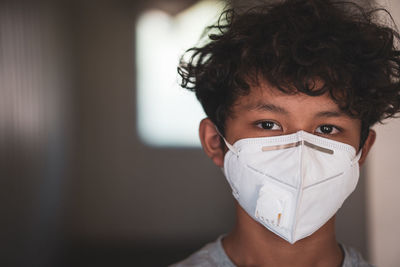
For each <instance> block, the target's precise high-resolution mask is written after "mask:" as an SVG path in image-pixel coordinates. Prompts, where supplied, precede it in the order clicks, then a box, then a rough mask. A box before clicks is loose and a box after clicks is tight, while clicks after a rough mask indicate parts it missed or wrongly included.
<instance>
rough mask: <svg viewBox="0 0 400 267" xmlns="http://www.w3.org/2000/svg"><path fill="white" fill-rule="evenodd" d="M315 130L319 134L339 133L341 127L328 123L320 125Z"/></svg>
mask: <svg viewBox="0 0 400 267" xmlns="http://www.w3.org/2000/svg"><path fill="white" fill-rule="evenodd" d="M315 132H317V133H319V134H337V133H339V132H340V129H339V128H338V127H336V126H333V125H329V124H326V125H321V126H319V127H318V128H317V129H316V130H315Z"/></svg>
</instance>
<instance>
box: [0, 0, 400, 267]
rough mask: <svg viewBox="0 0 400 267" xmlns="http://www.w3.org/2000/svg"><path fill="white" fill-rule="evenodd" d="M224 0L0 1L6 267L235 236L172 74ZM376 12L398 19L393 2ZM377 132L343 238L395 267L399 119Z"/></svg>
mask: <svg viewBox="0 0 400 267" xmlns="http://www.w3.org/2000/svg"><path fill="white" fill-rule="evenodd" d="M251 2H252V1H245V2H244V1H239V0H237V1H230V3H229V4H230V5H232V6H239V5H240V6H243V5H244V4H246V5H250V4H251ZM364 2H365V3H368V1H364ZM227 4H228V3H227V2H223V1H213V0H205V1H197V0H168V1H167V0H148V1H134V0H130V1H129V0H81V1H78V0H73V1H62V0H57V1H22V0H14V1H1V2H0V200H1V202H0V212H1V213H0V216H1V217H0V224H1V225H2V227H1V231H0V265H1V266H96V267H99V266H167V265H168V264H171V263H173V262H176V261H178V260H181V259H183V258H184V257H186V256H188V255H189V254H190V253H192V252H193V251H195V250H197V249H199V248H200V247H202V246H203V245H204V244H205V243H207V242H211V241H214V240H215V239H216V238H217V237H218V236H219V235H221V234H222V233H227V232H228V231H229V230H230V229H231V228H232V226H233V224H234V210H233V198H232V196H231V193H230V190H229V186H228V184H227V183H226V181H225V178H224V177H223V175H222V173H221V171H220V170H219V169H218V168H217V167H215V166H214V165H213V164H212V162H211V161H210V160H209V159H208V158H207V157H206V156H205V154H204V153H203V152H202V150H201V148H200V146H199V142H198V140H197V125H198V123H199V121H200V119H201V118H202V117H203V116H204V114H203V113H202V111H201V108H200V106H199V104H198V103H197V102H196V101H195V98H194V96H193V95H191V94H190V93H187V92H184V91H183V89H179V87H178V86H177V75H176V73H175V72H176V65H177V62H178V58H179V55H181V54H182V53H183V52H184V50H185V49H187V48H189V47H191V46H193V45H195V44H196V42H197V40H198V38H199V36H200V35H201V32H202V28H204V26H205V25H209V24H211V23H213V22H214V21H215V20H216V18H217V14H218V13H219V12H220V11H221V10H222V9H223V8H224V7H225V6H226V5H227ZM379 4H381V5H384V6H386V7H387V8H388V9H389V10H390V11H391V12H392V15H393V17H394V19H395V20H396V21H398V20H399V19H400V3H399V2H397V1H395V0H390V1H389V0H382V1H379ZM376 130H377V132H378V139H377V143H376V145H375V147H374V148H373V151H372V154H371V157H370V159H369V161H368V162H367V164H366V166H365V167H364V169H363V170H362V177H361V179H360V183H359V186H358V188H357V190H356V192H355V193H353V195H352V196H351V197H350V200H348V201H347V202H346V203H345V205H344V206H343V208H342V209H341V210H340V212H339V214H338V222H337V230H338V238H339V240H340V241H341V242H344V243H346V244H348V245H351V246H353V247H355V248H357V249H358V250H359V251H361V252H362V254H363V255H364V256H365V257H366V258H367V259H368V260H370V261H371V262H373V263H375V264H377V265H378V266H400V253H399V252H400V249H399V245H398V241H397V239H398V238H399V237H400V228H399V227H398V222H399V221H400V209H399V208H398V203H400V194H399V193H398V192H397V189H398V188H400V180H399V177H398V173H399V170H400V169H399V168H400V166H399V156H398V153H396V152H397V151H399V150H400V142H399V140H398V136H399V134H400V122H399V121H396V120H394V121H390V122H388V123H387V125H384V126H383V127H381V126H378V127H376Z"/></svg>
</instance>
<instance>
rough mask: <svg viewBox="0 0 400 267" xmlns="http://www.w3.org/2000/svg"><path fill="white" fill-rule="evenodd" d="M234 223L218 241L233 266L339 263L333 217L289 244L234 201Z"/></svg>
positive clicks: (322, 264)
mask: <svg viewBox="0 0 400 267" xmlns="http://www.w3.org/2000/svg"><path fill="white" fill-rule="evenodd" d="M236 210H237V223H236V226H235V227H234V229H233V231H232V232H231V233H229V234H228V235H227V236H226V237H225V238H224V239H223V240H222V244H223V247H224V249H225V251H226V253H227V255H228V256H229V257H230V258H231V260H232V261H233V262H234V263H235V264H236V265H237V266H282V267H284V266H299V267H300V266H335V267H336V266H340V265H341V262H342V261H343V252H342V250H341V249H340V247H339V245H338V243H337V241H336V237H335V223H334V221H335V218H334V217H333V218H331V219H330V220H329V221H328V222H327V223H326V224H325V225H324V226H322V227H321V228H320V229H318V230H317V231H316V232H315V233H313V234H312V235H311V236H309V237H306V238H304V239H301V240H299V241H297V242H296V243H294V244H290V243H289V242H287V241H285V240H284V239H282V238H280V237H279V236H277V235H275V234H274V233H272V232H270V231H269V230H268V229H266V228H265V227H264V226H262V225H261V224H259V223H258V222H256V221H255V220H253V219H252V218H251V217H250V216H249V215H248V214H247V213H246V212H245V211H244V210H243V209H242V208H241V207H240V206H239V205H238V204H236Z"/></svg>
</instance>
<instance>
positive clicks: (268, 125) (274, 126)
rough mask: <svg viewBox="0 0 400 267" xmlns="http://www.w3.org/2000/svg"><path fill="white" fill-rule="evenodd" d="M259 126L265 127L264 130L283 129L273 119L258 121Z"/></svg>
mask: <svg viewBox="0 0 400 267" xmlns="http://www.w3.org/2000/svg"><path fill="white" fill-rule="evenodd" d="M257 127H259V128H261V129H264V130H273V131H277V130H282V127H281V126H280V125H279V124H277V123H276V122H273V121H261V122H258V123H257Z"/></svg>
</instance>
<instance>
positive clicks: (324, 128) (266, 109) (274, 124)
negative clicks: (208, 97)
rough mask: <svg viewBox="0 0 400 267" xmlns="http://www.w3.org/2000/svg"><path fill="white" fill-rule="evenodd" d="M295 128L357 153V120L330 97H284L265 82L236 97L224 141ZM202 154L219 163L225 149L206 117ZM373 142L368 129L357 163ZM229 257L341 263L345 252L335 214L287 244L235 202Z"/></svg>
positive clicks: (249, 261) (249, 262) (252, 261)
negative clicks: (341, 109)
mask: <svg viewBox="0 0 400 267" xmlns="http://www.w3.org/2000/svg"><path fill="white" fill-rule="evenodd" d="M299 130H303V131H307V132H309V133H312V134H315V135H319V136H322V137H325V138H329V139H332V140H335V141H339V142H343V143H346V144H349V145H351V146H353V147H354V148H355V149H356V150H357V153H358V149H359V144H360V131H361V122H360V120H359V119H355V118H351V117H349V116H348V115H346V114H344V113H343V112H341V111H340V109H339V107H338V105H337V104H336V103H334V102H333V100H332V99H331V98H330V97H329V95H326V94H325V95H322V96H317V97H313V96H308V95H305V94H300V93H299V94H295V95H287V94H284V93H282V92H280V91H279V90H277V89H276V88H273V87H272V86H270V85H269V84H268V83H264V84H262V85H260V86H254V87H253V88H252V89H251V90H250V94H248V95H246V96H242V97H240V98H238V99H237V101H236V102H235V103H234V105H233V107H232V114H231V116H230V117H229V118H227V120H226V122H225V139H226V140H227V141H228V142H229V143H230V144H234V143H235V142H236V141H238V140H240V139H243V138H249V137H266V136H276V135H286V134H292V133H295V132H297V131H299ZM199 133H200V139H201V143H202V146H203V149H204V151H205V153H206V154H207V155H208V156H209V157H210V158H211V159H212V161H213V162H214V164H215V165H217V166H218V167H223V162H224V155H225V153H226V152H227V148H226V147H224V144H223V143H222V140H221V138H220V136H219V134H218V132H217V131H216V129H215V126H214V124H213V123H212V122H211V120H210V119H208V118H206V119H204V120H202V121H201V123H200V129H199ZM374 141H375V132H374V131H373V130H370V132H369V135H368V138H367V140H366V142H365V144H364V145H363V148H362V156H361V158H360V160H359V165H360V166H362V164H363V163H364V162H365V159H366V157H367V155H368V152H369V151H370V148H371V146H372V145H373V143H374ZM222 244H223V247H224V249H225V252H226V253H227V255H228V257H229V258H230V259H231V260H232V262H233V263H235V264H236V265H237V266H279V267H285V266H291V267H293V266H298V267H301V266H307V267H310V266H324V267H325V266H326V267H330V266H341V263H342V261H343V252H342V250H341V249H340V247H339V245H338V243H337V241H336V237H335V216H334V217H332V218H331V219H330V220H329V221H328V222H327V223H326V224H325V225H323V226H322V227H321V228H320V229H319V230H317V231H316V232H315V233H313V234H312V235H310V236H309V237H306V238H304V239H301V240H299V241H297V242H296V243H295V244H293V245H292V244H290V243H288V242H287V241H285V240H284V239H282V238H280V237H279V236H277V235H275V234H273V233H272V232H270V231H269V230H268V229H267V228H265V227H264V226H262V225H261V224H259V223H258V222H256V221H255V220H253V219H252V218H251V217H250V216H249V215H248V214H247V213H246V212H245V211H244V210H243V209H242V208H241V207H240V205H239V204H238V203H237V202H236V225H235V227H234V229H233V230H232V231H231V232H230V233H229V234H228V235H227V236H226V237H225V238H224V239H223V240H222Z"/></svg>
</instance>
